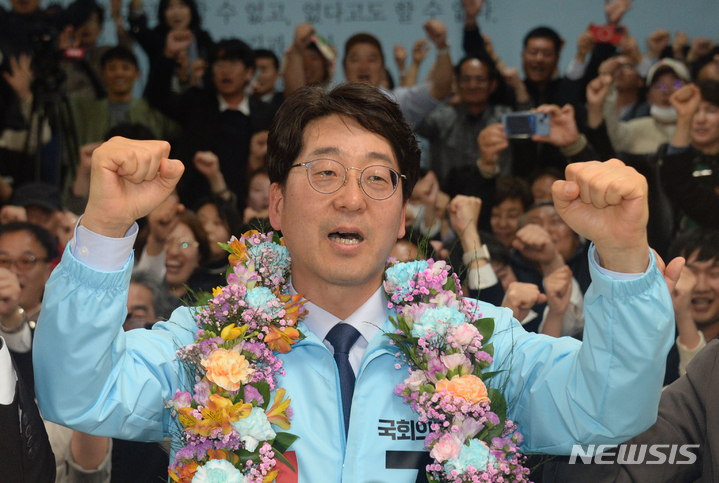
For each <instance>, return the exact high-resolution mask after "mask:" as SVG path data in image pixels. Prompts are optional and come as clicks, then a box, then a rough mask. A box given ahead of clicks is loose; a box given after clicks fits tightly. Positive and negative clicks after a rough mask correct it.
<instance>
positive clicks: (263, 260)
mask: <svg viewBox="0 0 719 483" xmlns="http://www.w3.org/2000/svg"><path fill="white" fill-rule="evenodd" d="M223 247H224V248H225V249H226V250H227V251H228V252H229V253H230V256H229V260H230V265H231V267H230V269H229V270H228V275H227V282H228V284H227V285H226V286H224V287H221V288H219V287H218V288H216V289H214V291H213V298H212V299H211V300H210V301H209V302H208V303H207V304H206V305H204V306H203V307H201V308H199V309H197V312H196V317H197V327H198V329H197V332H196V334H195V342H194V343H192V344H190V345H187V346H184V347H181V348H180V349H179V350H178V351H177V357H178V360H180V361H182V362H183V364H184V365H185V366H186V367H187V369H188V370H189V371H190V374H191V375H192V376H194V381H195V384H194V387H193V388H192V390H191V391H180V390H179V389H178V390H177V392H176V393H175V395H174V397H173V398H172V400H171V401H168V402H167V407H168V408H170V409H171V411H172V416H173V418H174V419H175V420H176V423H177V424H178V430H179V441H180V444H181V445H182V447H181V448H180V449H179V450H178V451H177V452H176V453H175V458H174V461H173V462H172V463H171V464H170V467H169V474H170V476H171V478H172V479H173V480H174V481H177V482H180V483H190V482H194V483H204V482H210V481H224V482H231V483H249V482H252V483H262V482H264V483H268V482H271V481H274V479H275V478H276V476H277V473H278V470H277V468H276V465H277V462H278V461H280V462H282V463H284V464H285V465H287V466H289V467H290V468H292V466H291V465H290V463H289V462H288V461H287V459H286V458H285V457H284V456H283V453H284V452H285V451H286V450H287V448H288V447H289V446H290V445H291V444H292V442H293V441H295V439H297V437H296V436H294V435H292V434H290V433H287V432H278V431H276V429H275V427H277V428H281V429H283V430H287V429H289V428H290V420H291V419H292V410H291V408H290V399H285V390H284V389H281V388H277V387H276V386H277V383H276V375H277V374H284V371H283V369H282V361H281V360H280V359H278V358H277V356H276V355H275V351H276V352H281V353H286V352H288V351H289V350H290V349H291V346H292V345H293V344H294V343H296V342H297V341H298V340H300V339H302V338H304V336H303V334H301V333H300V332H299V331H298V330H297V329H296V325H297V322H298V321H299V320H300V319H301V318H302V317H303V316H304V307H303V305H302V304H303V302H302V301H301V299H302V296H301V295H294V296H292V295H289V294H288V280H289V273H290V257H289V253H288V252H287V249H286V248H285V247H284V244H283V242H282V240H280V238H279V236H277V235H276V234H272V233H269V234H260V233H259V232H256V231H251V232H248V233H245V234H244V235H242V237H240V239H239V240H238V239H236V238H234V237H233V238H232V239H231V240H230V243H229V244H227V245H223ZM275 389H276V391H275V394H274V400H272V398H271V392H272V391H273V390H275Z"/></svg>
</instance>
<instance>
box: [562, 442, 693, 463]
mask: <svg viewBox="0 0 719 483" xmlns="http://www.w3.org/2000/svg"><path fill="white" fill-rule="evenodd" d="M698 449H699V445H698V444H623V445H621V446H620V445H616V444H600V445H596V447H595V445H593V444H590V445H588V446H587V447H586V449H585V448H584V447H583V446H581V445H578V444H575V445H573V446H572V454H571V456H570V457H569V464H570V465H573V464H577V457H579V459H580V460H581V461H582V463H584V464H590V463H594V464H597V465H611V464H615V463H617V464H621V465H641V464H647V465H663V464H667V463H668V464H670V465H692V464H694V463H696V461H697V455H696V454H695V451H693V450H698Z"/></svg>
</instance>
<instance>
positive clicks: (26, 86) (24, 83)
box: [2, 53, 33, 103]
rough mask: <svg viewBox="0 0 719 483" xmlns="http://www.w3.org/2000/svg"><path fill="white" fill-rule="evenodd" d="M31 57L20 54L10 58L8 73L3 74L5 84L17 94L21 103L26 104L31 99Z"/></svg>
mask: <svg viewBox="0 0 719 483" xmlns="http://www.w3.org/2000/svg"><path fill="white" fill-rule="evenodd" d="M31 64H32V57H31V56H30V55H29V54H26V53H21V54H20V55H19V56H18V57H10V72H3V73H2V76H3V79H5V82H7V83H8V85H9V86H10V87H11V88H12V90H13V91H15V93H16V94H17V96H18V98H19V99H20V101H21V102H23V103H27V102H29V101H30V100H31V99H32V89H31V86H32V80H33V72H32V66H31Z"/></svg>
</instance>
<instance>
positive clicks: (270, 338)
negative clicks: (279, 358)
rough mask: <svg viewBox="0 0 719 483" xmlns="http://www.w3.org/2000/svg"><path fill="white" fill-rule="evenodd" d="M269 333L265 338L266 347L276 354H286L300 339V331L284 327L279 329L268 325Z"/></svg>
mask: <svg viewBox="0 0 719 483" xmlns="http://www.w3.org/2000/svg"><path fill="white" fill-rule="evenodd" d="M269 329H270V331H269V332H268V333H267V335H266V336H265V342H266V343H267V346H268V347H269V348H270V349H271V350H273V351H277V352H281V353H283V354H286V353H288V352H289V351H290V349H291V347H290V346H292V344H294V343H295V342H297V340H298V339H299V338H300V331H298V330H297V329H295V328H294V327H285V328H284V329H280V328H278V327H276V326H274V325H270V327H269Z"/></svg>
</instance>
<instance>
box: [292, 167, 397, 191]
mask: <svg viewBox="0 0 719 483" xmlns="http://www.w3.org/2000/svg"><path fill="white" fill-rule="evenodd" d="M298 166H304V167H305V169H306V170H307V181H309V182H310V186H312V188H313V189H314V190H315V191H317V192H318V193H323V194H330V193H334V192H335V191H337V190H339V189H340V188H341V187H342V186H344V185H345V183H346V182H347V172H348V171H349V170H350V169H355V170H357V171H359V172H360V178H359V185H360V186H361V187H362V191H364V193H365V194H366V195H367V196H369V197H370V198H372V199H373V200H386V199H387V198H389V197H390V196H392V195H393V194H394V192H395V191H397V186H398V185H399V180H400V179H407V177H406V176H405V175H403V174H399V173H398V172H397V171H395V170H394V169H392V168H390V167H388V166H383V165H381V164H376V165H372V166H367V167H366V168H364V169H359V168H345V167H344V165H343V164H342V163H340V162H339V161H335V160H334V159H313V160H312V161H307V162H306V163H297V164H293V165H292V166H290V167H291V168H297V167H298Z"/></svg>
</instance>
